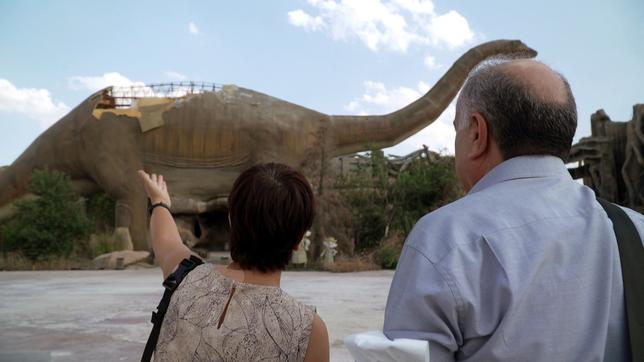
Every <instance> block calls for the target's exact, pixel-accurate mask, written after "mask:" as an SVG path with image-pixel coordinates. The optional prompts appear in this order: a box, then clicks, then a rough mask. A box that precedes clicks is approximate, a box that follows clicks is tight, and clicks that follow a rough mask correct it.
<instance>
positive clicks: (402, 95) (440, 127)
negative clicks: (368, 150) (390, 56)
mask: <svg viewBox="0 0 644 362" xmlns="http://www.w3.org/2000/svg"><path fill="white" fill-rule="evenodd" d="M364 87H365V93H364V94H363V95H362V96H361V97H359V98H357V99H354V100H352V101H351V102H349V103H348V104H347V105H346V106H345V109H346V110H347V111H348V112H350V113H352V114H358V115H367V114H386V113H390V112H393V111H396V110H398V109H400V108H403V107H405V106H407V105H408V104H410V103H411V102H413V101H415V100H417V99H418V98H420V97H421V96H422V95H424V94H425V93H426V92H427V91H428V90H429V88H430V87H429V85H428V84H427V83H425V82H419V83H418V84H417V85H416V87H415V88H409V87H397V88H387V86H385V85H384V84H383V83H381V82H373V81H367V82H364ZM454 113H455V107H454V104H453V103H452V104H450V105H449V106H448V107H447V109H446V110H445V111H444V112H443V113H442V114H441V115H440V116H439V117H438V119H437V120H435V121H434V122H433V123H432V124H430V125H429V126H427V127H425V128H424V129H422V130H421V131H419V132H418V133H416V134H415V135H413V136H411V137H409V138H407V139H406V140H404V141H402V142H401V143H399V144H397V145H395V146H393V147H390V148H387V149H385V153H389V154H396V155H405V154H408V153H410V152H413V151H416V150H418V149H420V148H421V147H422V146H423V145H426V146H427V147H428V148H429V149H431V150H434V151H439V152H446V153H450V154H453V153H454V137H455V134H456V133H455V131H454V126H453V123H452V122H453V120H454Z"/></svg>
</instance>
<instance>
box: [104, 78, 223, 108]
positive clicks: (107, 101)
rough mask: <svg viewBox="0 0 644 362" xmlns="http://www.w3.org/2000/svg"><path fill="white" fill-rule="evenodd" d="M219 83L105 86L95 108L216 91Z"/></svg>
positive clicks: (120, 106)
mask: <svg viewBox="0 0 644 362" xmlns="http://www.w3.org/2000/svg"><path fill="white" fill-rule="evenodd" d="M221 87H222V86H221V85H220V84H216V83H209V82H171V83H158V84H135V85H132V86H113V87H108V88H105V90H104V91H103V99H102V101H101V102H100V104H99V106H98V107H97V108H128V107H131V106H132V103H133V102H134V101H135V100H137V99H139V98H180V97H183V96H186V95H188V94H199V93H204V92H216V91H218V90H221Z"/></svg>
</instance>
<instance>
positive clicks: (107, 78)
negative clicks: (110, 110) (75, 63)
mask: <svg viewBox="0 0 644 362" xmlns="http://www.w3.org/2000/svg"><path fill="white" fill-rule="evenodd" d="M67 83H68V85H69V88H71V89H72V90H88V91H90V92H96V91H98V90H100V89H103V88H105V87H110V86H115V87H131V86H144V85H145V84H144V83H143V82H134V81H131V80H130V79H129V78H128V77H126V76H124V75H122V74H120V73H117V72H110V73H105V74H103V75H99V76H79V75H76V76H73V77H69V78H68V79H67Z"/></svg>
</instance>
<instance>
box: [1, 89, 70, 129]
mask: <svg viewBox="0 0 644 362" xmlns="http://www.w3.org/2000/svg"><path fill="white" fill-rule="evenodd" d="M69 110H70V108H69V107H68V106H67V105H66V104H65V103H63V102H57V103H55V102H54V101H52V99H51V95H50V93H49V91H48V90H47V89H42V88H41V89H36V88H16V86H14V85H13V84H12V83H11V82H10V81H8V80H6V79H0V112H10V113H18V114H23V115H25V116H27V117H29V118H31V119H34V120H37V121H38V122H39V124H40V126H41V127H42V128H43V129H45V128H48V127H49V126H51V125H52V124H54V123H55V122H56V121H58V120H59V119H60V118H61V117H63V116H64V115H65V114H67V112H69Z"/></svg>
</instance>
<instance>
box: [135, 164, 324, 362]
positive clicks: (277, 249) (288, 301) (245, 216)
mask: <svg viewBox="0 0 644 362" xmlns="http://www.w3.org/2000/svg"><path fill="white" fill-rule="evenodd" d="M139 175H140V176H141V178H142V180H143V183H144V186H145V190H146V192H147V194H148V197H149V198H150V200H151V202H152V204H153V205H156V204H159V203H162V204H164V205H167V206H168V207H169V206H170V197H169V194H168V189H167V187H166V184H165V181H164V180H163V176H161V175H159V176H157V175H155V174H152V175H148V174H146V173H145V172H144V171H142V170H140V171H139ZM162 206H163V205H162ZM313 210H314V198H313V192H312V190H311V187H310V186H309V183H308V181H307V180H306V178H304V176H303V175H302V174H301V173H299V172H297V171H296V170H294V169H292V168H290V167H288V166H285V165H281V164H276V163H268V164H261V165H257V166H254V167H252V168H250V169H248V170H247V171H245V172H243V173H242V174H241V175H240V176H239V177H238V178H237V180H236V181H235V183H234V185H233V189H232V191H231V192H230V195H229V197H228V211H229V214H228V216H229V221H230V229H231V237H230V247H231V258H232V260H233V263H232V264H230V265H229V266H227V267H223V266H214V265H212V264H207V263H206V264H202V265H200V266H198V267H196V268H195V269H194V270H193V271H192V272H190V274H188V275H187V276H186V278H185V279H184V280H183V282H182V283H181V285H180V286H179V287H178V288H177V290H176V291H175V293H174V294H173V296H172V299H171V302H170V306H169V308H168V311H167V313H166V316H165V318H164V321H163V325H162V327H161V334H160V336H159V341H158V343H157V348H156V351H155V359H156V360H162V361H185V360H208V361H255V360H267V361H328V360H329V341H328V334H327V330H326V326H325V325H324V322H323V321H322V320H321V319H320V317H319V316H318V315H317V314H316V313H315V312H313V311H312V310H311V309H310V308H309V307H307V306H305V305H304V304H302V303H299V302H297V301H296V300H295V299H293V297H291V296H289V295H288V294H286V293H285V292H284V291H283V290H282V289H281V288H280V278H281V273H282V270H284V267H285V266H286V264H287V263H288V261H289V259H290V257H291V254H292V252H293V250H295V249H297V246H298V244H299V242H300V240H301V239H302V237H303V235H304V233H305V232H306V231H307V230H308V229H309V228H310V227H311V224H312V222H313V215H314V212H313ZM150 239H151V243H152V248H153V250H154V255H155V257H156V260H157V262H158V263H159V265H160V266H161V270H162V271H163V276H164V278H165V277H167V276H168V275H169V274H170V273H172V272H173V271H174V270H175V269H176V267H177V265H178V264H179V263H180V262H181V260H183V259H184V258H189V257H190V255H191V254H192V252H191V251H190V249H188V248H187V247H186V246H185V245H183V243H182V242H181V238H180V237H179V232H178V231H177V227H176V225H175V223H174V220H173V218H172V215H171V214H170V212H169V211H168V208H166V207H154V208H153V209H152V215H151V220H150Z"/></svg>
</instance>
